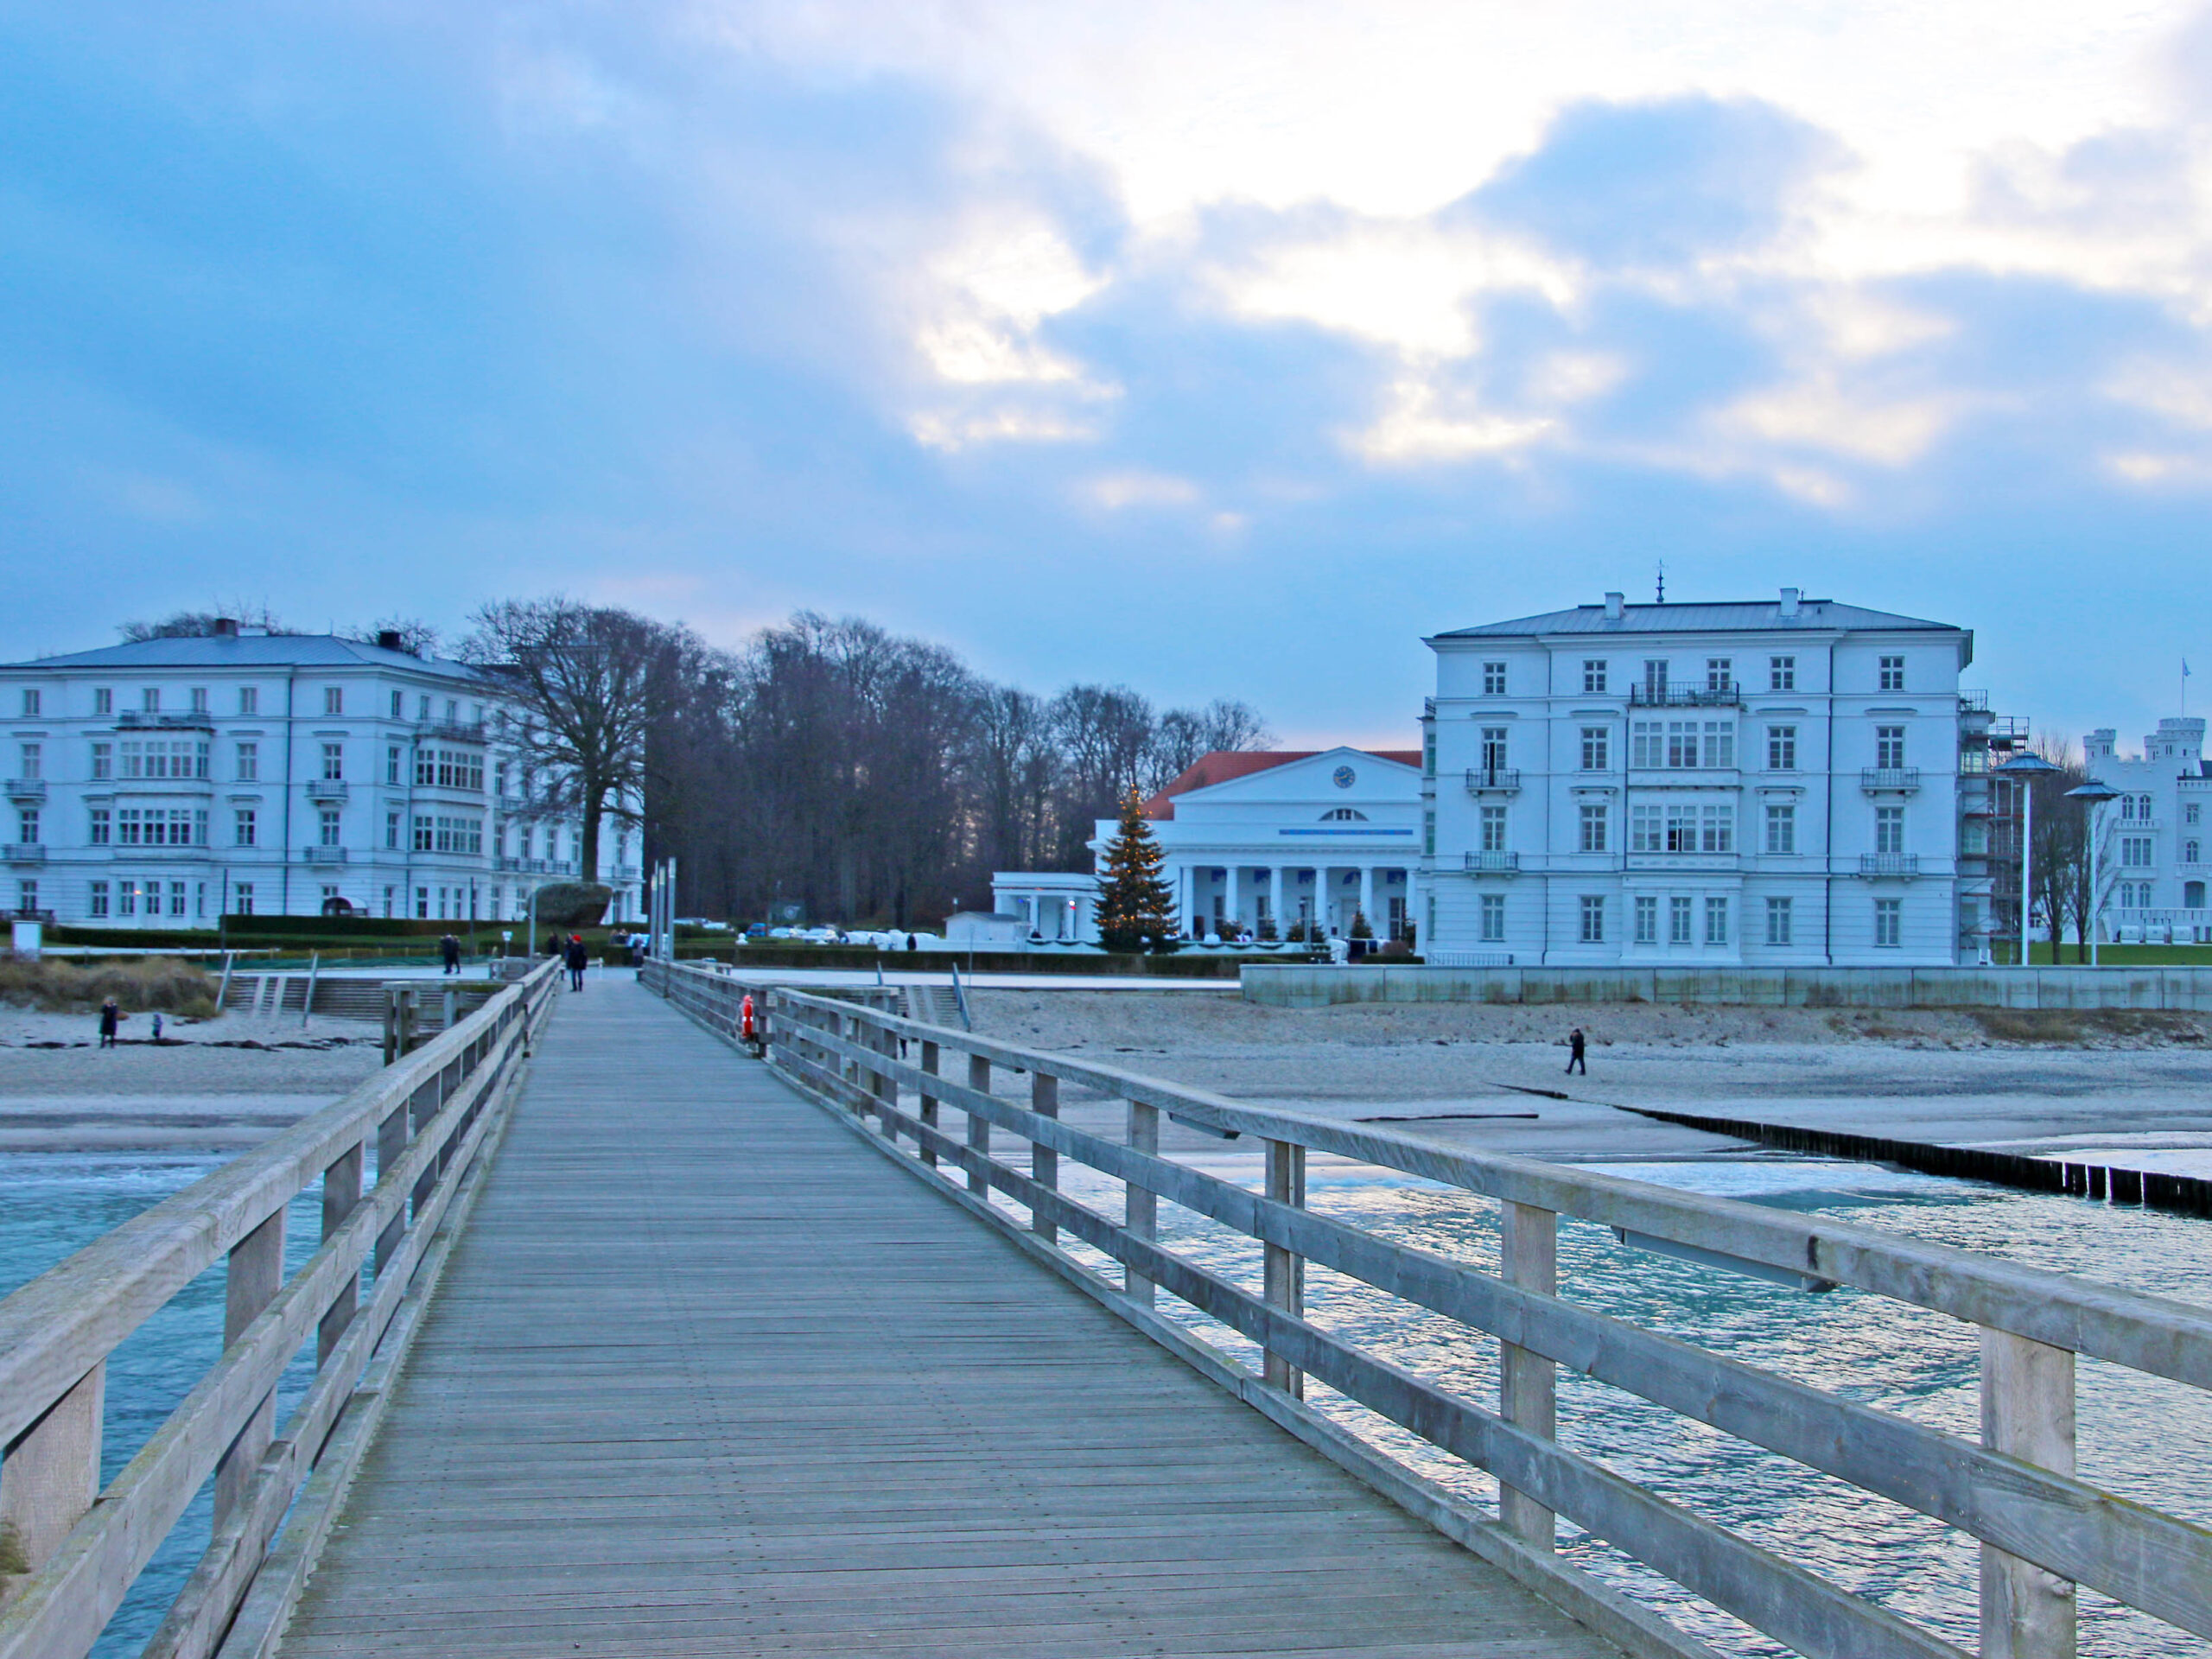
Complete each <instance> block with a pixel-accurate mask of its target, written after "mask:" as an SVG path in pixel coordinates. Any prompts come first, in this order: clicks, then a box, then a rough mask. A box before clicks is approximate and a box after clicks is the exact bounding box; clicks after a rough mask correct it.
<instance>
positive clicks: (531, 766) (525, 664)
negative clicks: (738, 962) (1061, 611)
mask: <svg viewBox="0 0 2212 1659" xmlns="http://www.w3.org/2000/svg"><path fill="white" fill-rule="evenodd" d="M217 614H218V613H216V612H213V611H209V612H204V613H202V612H181V613H177V614H176V615H175V616H172V617H169V618H168V619H165V620H162V621H159V622H151V623H130V624H126V625H125V626H124V630H123V632H124V637H125V638H126V639H151V638H156V637H161V636H163V635H173V634H204V633H212V632H213V631H214V624H215V620H216V617H217ZM220 614H222V615H225V616H231V617H235V616H237V615H238V612H237V611H236V610H230V611H225V612H222V613H220ZM251 620H255V621H256V622H257V624H258V625H259V626H267V627H269V628H270V632H277V633H282V632H289V630H288V629H286V628H285V627H284V626H283V624H282V623H281V622H278V621H277V620H276V619H275V618H273V617H271V616H270V615H268V614H267V613H266V612H265V611H263V612H261V613H258V614H257V616H255V617H254V618H253V619H251ZM385 631H391V632H397V633H399V634H400V636H401V638H402V640H403V643H404V646H405V648H406V649H408V650H410V651H411V652H415V653H416V655H420V656H426V657H427V656H429V655H432V654H435V652H437V651H438V650H439V649H440V646H441V641H440V640H439V639H438V636H437V634H436V633H435V631H434V630H432V629H430V628H429V626H426V625H425V624H423V623H422V622H419V621H416V620H411V619H405V618H385V619H382V620H378V621H377V622H375V623H373V624H372V625H369V626H365V627H359V628H352V629H346V630H341V632H344V633H345V634H346V637H349V638H353V639H362V640H365V641H371V642H372V641H373V640H374V639H376V638H377V636H378V633H379V632H385ZM451 650H452V653H453V654H454V656H455V657H457V658H460V659H461V661H464V662H468V663H472V664H477V665H479V666H480V667H483V668H484V669H486V671H489V672H492V673H493V674H496V675H498V676H499V677H501V678H503V679H504V680H505V681H506V682H507V683H508V686H509V688H510V692H511V696H512V698H513V699H514V701H515V702H518V704H519V705H520V707H521V709H522V710H523V711H524V718H523V721H522V723H521V725H520V726H519V728H517V729H516V730H515V731H513V732H512V734H510V736H511V741H513V742H514V743H515V744H516V746H517V747H519V748H520V749H521V750H522V752H523V760H524V766H525V768H526V769H528V770H531V771H534V772H537V773H539V774H540V775H542V776H543V777H545V778H547V779H556V780H558V787H559V788H560V789H561V790H562V791H564V792H565V793H564V797H563V798H562V799H560V800H559V801H557V802H550V803H547V804H552V805H558V806H561V807H564V808H568V809H572V810H575V811H576V812H577V813H578V814H579V815H580V816H581V817H582V827H583V834H584V845H583V847H582V849H581V850H582V856H583V860H584V864H585V868H594V867H595V861H596V860H597V857H598V850H599V836H600V832H601V820H602V817H607V818H610V819H612V820H613V821H615V822H622V823H632V824H634V825H636V826H638V827H639V828H640V829H642V831H643V845H644V854H645V858H646V860H647V861H657V860H659V859H662V858H666V857H673V858H674V859H675V860H676V861H677V910H678V912H680V913H682V914H685V915H694V914H699V915H708V916H714V917H733V918H759V917H762V916H766V915H768V914H770V913H772V912H774V911H776V910H777V909H778V908H779V907H780V906H797V907H798V911H799V912H800V913H801V914H803V915H804V917H805V918H807V919H809V920H822V921H835V922H840V923H843V924H847V925H865V924H869V923H874V924H878V925H893V926H901V927H904V926H911V925H916V924H919V923H924V922H931V921H935V920H937V919H938V918H942V917H943V916H944V915H945V914H947V913H948V912H950V911H952V910H954V909H958V908H967V909H982V908H987V907H988V903H989V899H990V874H991V872H992V871H993V870H1002V869H1027V870H1088V869H1090V868H1091V867H1092V858H1091V855H1090V851H1089V849H1088V847H1087V845H1086V843H1087V842H1089V841H1090V838H1091V836H1092V835H1093V834H1094V832H1095V829H1096V821H1097V820H1098V819H1100V818H1111V817H1114V816H1115V815H1116V811H1117V810H1118V805H1119V803H1120V801H1121V798H1122V796H1123V795H1124V794H1125V793H1126V792H1127V791H1128V790H1130V789H1135V790H1137V791H1140V792H1141V793H1142V794H1147V795H1148V794H1150V793H1151V792H1153V791H1155V790H1157V789H1159V788H1160V786H1161V785H1164V784H1166V783H1167V782H1168V781H1169V780H1170V779H1173V778H1174V777H1175V776H1176V775H1177V774H1178V773H1179V772H1182V771H1184V770H1185V768H1187V767H1188V766H1191V765H1192V763H1193V762H1194V761H1196V760H1198V758H1199V757H1200V756H1201V755H1204V754H1206V753H1211V751H1214V750H1217V749H1254V748H1269V747H1274V741H1275V740H1274V735H1273V734H1271V733H1270V732H1269V731H1268V729H1267V727H1266V724H1265V722H1264V721H1262V719H1261V717H1260V715H1258V713H1257V712H1256V711H1255V710H1254V709H1252V708H1250V707H1249V705H1247V704H1245V703H1243V702H1236V701H1234V700H1231V699H1228V698H1217V699H1216V700H1215V701H1214V702H1210V703H1208V704H1207V705H1205V707H1204V708H1201V709H1173V708H1171V709H1156V708H1154V705H1153V703H1152V702H1151V701H1150V700H1149V699H1148V698H1147V697H1146V696H1144V695H1143V694H1142V693H1141V692H1139V691H1137V690H1133V689H1131V688H1130V687H1128V686H1126V685H1099V684H1088V683H1079V684H1074V685H1069V686H1067V687H1065V688H1064V689H1062V690H1059V691H1058V692H1057V693H1055V694H1053V695H1052V696H1039V695H1038V694H1036V693H1034V692H1031V691H1028V690H1023V689H1022V688H1020V687H1018V686H1013V685H1004V684H1000V683H995V682H993V681H991V680H989V679H988V678H987V677H984V676H982V675H981V674H978V673H977V672H976V671H974V670H973V669H971V668H970V667H969V666H968V665H967V664H965V663H963V661H962V660H961V658H959V657H958V656H957V654H956V653H954V652H951V651H950V650H948V649H946V648H945V647H944V646H943V645H935V644H932V643H931V642H929V641H927V640H923V639H913V638H910V637H907V636H904V635H900V634H897V633H894V632H891V631H890V630H888V629H886V628H883V627H880V626H877V625H876V624H874V623H873V622H869V621H867V620H863V619H861V618H858V617H840V618H835V619H833V618H829V617H826V616H822V615H819V614H817V613H813V612H810V611H804V612H800V613H798V614H797V615H794V616H792V617H791V619H790V620H787V621H785V622H783V623H781V624H779V625H777V626H771V627H767V628H763V629H762V630H761V631H760V632H758V633H756V634H755V635H753V637H752V638H751V639H748V640H747V641H746V642H745V643H744V644H743V645H741V646H739V647H737V648H736V649H734V650H728V649H723V648H720V647H717V646H715V645H709V643H708V642H707V641H705V640H704V639H701V638H700V637H699V635H698V634H697V633H696V632H693V631H692V630H691V629H690V628H688V627H686V626H683V625H681V624H677V623H668V622H663V621H660V620H656V619H654V618H651V617H645V616H641V615H639V614H638V613H634V612H632V611H627V610H623V609H620V608H618V607H608V606H594V605H588V604H585V603H583V602H582V601H576V600H574V599H570V598H567V597H563V596H560V595H555V596H552V597H549V598H545V599H537V600H505V601H496V602H494V603H492V604H488V605H486V606H484V607H482V608H480V610H478V611H477V612H476V613H475V614H474V616H472V617H471V618H470V620H469V626H468V628H467V632H465V633H464V634H463V635H462V636H461V638H460V639H457V640H455V641H454V642H453V644H452V646H451Z"/></svg>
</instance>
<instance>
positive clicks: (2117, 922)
mask: <svg viewBox="0 0 2212 1659" xmlns="http://www.w3.org/2000/svg"><path fill="white" fill-rule="evenodd" d="M2119 736H2120V734H2119V732H2118V730H2117V729H2116V728H2113V727H2110V726H2106V727H2101V728H2099V729H2098V730H2096V731H2094V732H2091V733H2090V734H2089V735H2088V737H2087V738H2086V739H2085V740H2083V742H2082V762H2083V765H2084V766H2085V767H2086V768H2087V770H2088V774H2089V776H2090V777H2092V778H2094V779H2097V780H2098V781H2099V782H2101V783H2105V784H2109V785H2112V787H2113V788H2114V789H2117V790H2119V791H2121V793H2120V798H2118V799H2117V800H2114V801H2110V802H2107V804H2105V806H2104V807H2103V808H2102V809H2101V812H2100V815H2099V824H2098V831H2099V833H2098V836H2097V849H2098V864H2099V870H2098V876H2099V879H2098V882H2097V886H2098V889H2099V892H2100V895H2101V900H2102V905H2101V911H2100V912H2099V915H2100V919H2101V927H2100V930H2099V931H2100V932H2101V934H2102V935H2103V937H2104V938H2108V939H2113V938H2117V939H2130V940H2142V941H2147V942H2152V943H2158V944H2165V943H2172V942H2178V943H2182V944H2202V943H2208V942H2212V909H2209V908H2207V906H2206V904H2205V897H2206V884H2207V883H2208V882H2212V864H2208V863H2207V862H2206V860H2205V854H2206V851H2207V849H2212V770H2208V768H2207V767H2206V765H2205V761H2204V722H2203V721H2202V720H2201V719H2197V718H2196V717H2194V716H2190V717H2174V718H2169V719H2164V720H2161V721H2159V722H2158V730H2157V731H2155V732H2153V733H2152V734H2150V735H2149V736H2147V737H2145V739H2144V740H2143V752H2142V753H2140V754H2135V755H2122V754H2121V753H2120V749H2119Z"/></svg>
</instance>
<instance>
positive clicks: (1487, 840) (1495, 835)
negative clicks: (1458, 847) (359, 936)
mask: <svg viewBox="0 0 2212 1659" xmlns="http://www.w3.org/2000/svg"><path fill="white" fill-rule="evenodd" d="M1482 849H1483V851H1484V852H1486V853H1502V852H1503V851H1504V850H1505V809H1504V808H1503V807H1502V806H1486V807H1484V808H1483V809H1482ZM546 855H547V856H548V857H551V856H553V852H552V849H551V847H550V845H549V846H548V848H547V849H546Z"/></svg>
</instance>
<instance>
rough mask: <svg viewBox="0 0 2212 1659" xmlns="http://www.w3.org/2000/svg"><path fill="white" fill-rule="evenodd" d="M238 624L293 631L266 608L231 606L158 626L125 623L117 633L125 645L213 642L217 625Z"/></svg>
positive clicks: (177, 614)
mask: <svg viewBox="0 0 2212 1659" xmlns="http://www.w3.org/2000/svg"><path fill="white" fill-rule="evenodd" d="M224 622H233V623H238V624H239V625H241V626H245V627H250V628H261V629H264V630H265V631H266V632H270V633H289V632H292V630H291V629H289V628H288V627H286V626H284V625H283V623H282V622H280V621H278V620H277V618H276V616H275V615H274V614H273V613H271V612H270V608H269V607H267V606H266V605H246V604H238V605H228V606H225V607H222V608H220V609H219V610H210V611H172V612H170V613H169V614H168V615H167V616H165V617H162V619H161V620H159V621H156V622H125V623H124V624H123V625H122V626H120V627H118V629H117V630H116V632H118V633H120V634H121V635H122V636H123V639H124V643H125V644H126V645H136V644H137V643H138V642H140V641H141V640H145V639H213V638H214V636H215V633H216V632H217V625H218V624H219V623H224Z"/></svg>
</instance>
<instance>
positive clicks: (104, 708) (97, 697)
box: [92, 685, 115, 715]
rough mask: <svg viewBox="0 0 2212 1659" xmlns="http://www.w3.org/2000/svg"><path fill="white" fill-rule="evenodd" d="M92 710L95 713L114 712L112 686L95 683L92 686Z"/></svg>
mask: <svg viewBox="0 0 2212 1659" xmlns="http://www.w3.org/2000/svg"><path fill="white" fill-rule="evenodd" d="M92 712H93V713H94V714H96V715H111V714H113V713H114V712H115V688H114V687H112V686H107V685H96V686H94V687H93V688H92Z"/></svg>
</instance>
